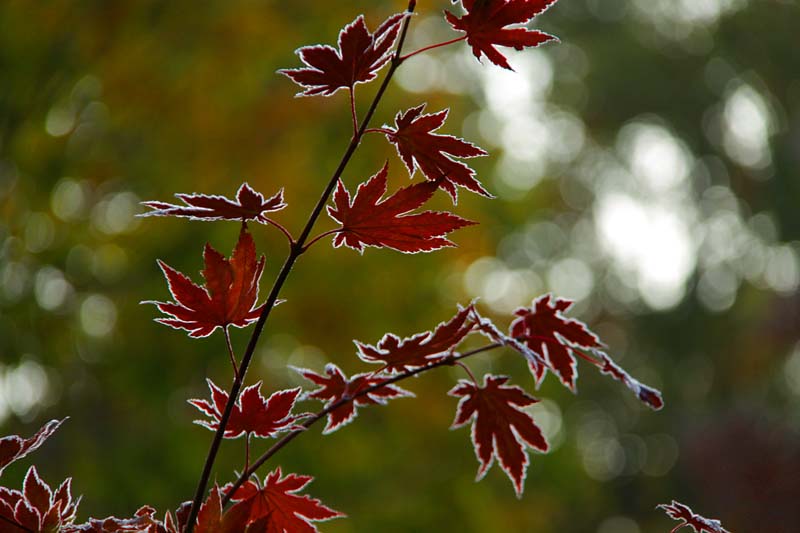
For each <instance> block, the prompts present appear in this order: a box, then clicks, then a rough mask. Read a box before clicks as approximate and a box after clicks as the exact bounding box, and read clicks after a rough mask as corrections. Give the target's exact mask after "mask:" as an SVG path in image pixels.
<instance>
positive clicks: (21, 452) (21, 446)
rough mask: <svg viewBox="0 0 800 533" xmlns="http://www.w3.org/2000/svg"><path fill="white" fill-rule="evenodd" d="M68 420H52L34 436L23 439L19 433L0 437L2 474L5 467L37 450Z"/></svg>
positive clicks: (0, 472)
mask: <svg viewBox="0 0 800 533" xmlns="http://www.w3.org/2000/svg"><path fill="white" fill-rule="evenodd" d="M64 420H66V418H64V419H62V420H51V421H50V422H48V423H47V424H45V425H44V426H42V428H41V429H39V431H37V432H36V433H35V434H34V435H33V436H32V437H30V438H28V439H23V438H22V437H20V436H19V435H9V436H8V437H3V438H2V439H0V475H2V474H3V469H4V468H5V467H7V466H8V465H10V464H11V463H13V462H14V461H16V460H17V459H22V458H23V457H25V456H26V455H28V454H29V453H31V452H32V451H34V450H36V449H37V448H38V447H39V446H41V445H42V444H43V443H44V441H46V440H47V439H48V438H49V437H50V435H52V434H53V433H54V432H55V430H57V429H58V427H59V426H60V425H61V424H62V423H63V422H64Z"/></svg>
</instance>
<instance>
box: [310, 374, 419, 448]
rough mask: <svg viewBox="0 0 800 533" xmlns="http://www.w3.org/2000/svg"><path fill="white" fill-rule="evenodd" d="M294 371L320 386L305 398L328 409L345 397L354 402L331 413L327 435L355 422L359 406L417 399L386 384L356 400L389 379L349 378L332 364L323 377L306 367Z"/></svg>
mask: <svg viewBox="0 0 800 533" xmlns="http://www.w3.org/2000/svg"><path fill="white" fill-rule="evenodd" d="M295 370H296V371H297V372H299V373H300V375H302V376H303V377H304V378H306V379H307V380H309V381H311V382H312V383H314V384H316V385H319V388H318V389H316V390H313V391H311V392H308V393H306V394H305V397H306V398H313V399H315V400H322V401H324V402H325V408H326V409H327V408H328V407H330V406H332V405H334V404H336V403H337V402H340V401H342V400H343V399H345V398H350V399H351V401H349V402H346V403H344V404H343V405H341V406H339V407H337V408H336V409H334V410H333V411H331V412H330V413H328V422H327V424H326V425H325V430H324V431H323V433H324V434H326V435H327V434H328V433H331V432H333V431H336V430H337V429H339V428H340V427H342V426H344V425H345V424H348V423H350V422H351V421H353V420H354V419H355V417H356V415H357V414H358V413H357V411H358V407H364V406H367V405H376V404H381V405H384V404H386V402H387V401H388V400H391V399H394V398H403V397H409V396H414V394H413V393H411V392H409V391H407V390H405V389H402V388H400V387H398V386H396V385H384V386H382V387H380V388H378V389H375V390H374V391H372V392H369V393H367V394H364V395H363V396H359V397H358V398H353V397H354V396H355V395H356V394H358V393H359V392H361V391H363V390H365V389H367V388H369V387H372V386H375V385H378V384H380V383H384V382H385V381H386V379H387V378H385V377H381V376H375V375H374V374H372V373H369V374H356V375H355V376H353V377H351V378H348V377H347V376H346V375H345V374H344V372H342V370H341V369H340V368H339V367H338V366H336V365H334V364H333V363H329V364H327V365H325V375H324V376H322V375H320V374H317V373H316V372H313V371H311V370H307V369H305V368H295Z"/></svg>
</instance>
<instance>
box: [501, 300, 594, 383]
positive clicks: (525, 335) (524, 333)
mask: <svg viewBox="0 0 800 533" xmlns="http://www.w3.org/2000/svg"><path fill="white" fill-rule="evenodd" d="M571 306H572V302H571V301H569V300H564V299H561V298H555V299H553V298H552V296H551V295H549V294H546V295H544V296H542V297H540V298H538V299H536V300H534V302H533V305H532V306H531V307H522V308H520V309H517V310H516V311H515V312H514V314H515V315H516V316H517V319H516V320H514V322H512V323H511V327H510V335H511V337H514V338H516V339H519V340H522V341H523V342H524V343H525V345H526V346H528V348H530V349H531V350H533V351H534V352H535V353H536V354H538V355H539V356H540V357H541V358H543V359H544V360H546V361H548V362H549V367H550V369H551V370H552V371H553V372H555V373H556V374H557V375H558V377H559V378H560V379H561V382H562V383H563V384H564V385H566V386H568V387H569V388H570V389H572V390H573V391H574V390H575V380H576V379H577V378H578V372H577V362H576V360H575V356H576V353H577V354H578V355H579V356H580V353H579V352H576V351H575V350H574V348H585V349H592V348H602V347H603V345H602V343H601V342H600V339H599V338H598V337H597V335H595V334H594V333H592V332H591V331H590V330H589V328H588V327H586V324H584V323H583V322H580V321H578V320H572V319H567V318H565V317H564V316H563V315H562V314H561V313H563V312H564V311H566V310H568V309H569V308H570V307H571ZM528 364H529V366H530V369H531V372H532V373H533V375H534V376H535V377H536V382H537V383H541V381H542V379H544V375H545V371H546V370H547V368H546V367H545V366H544V365H543V364H541V363H540V362H539V361H538V360H537V359H529V360H528Z"/></svg>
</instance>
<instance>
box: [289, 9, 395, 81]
mask: <svg viewBox="0 0 800 533" xmlns="http://www.w3.org/2000/svg"><path fill="white" fill-rule="evenodd" d="M405 16H406V14H405V13H400V14H397V15H392V16H391V17H389V18H388V19H386V20H385V21H384V22H383V24H381V25H380V26H378V28H377V29H376V30H375V33H370V32H369V30H368V29H367V25H366V23H365V22H364V17H363V15H362V16H359V17H358V18H357V19H356V20H354V21H353V22H351V23H350V24H348V25H347V26H345V27H344V28H343V29H342V31H341V32H340V33H339V49H338V50H336V49H335V48H333V47H331V46H328V45H316V46H304V47H302V48H300V49H298V50H297V55H298V56H300V59H301V60H302V61H303V63H305V64H306V67H305V68H298V69H284V70H279V71H278V72H280V73H281V74H285V75H286V76H288V77H289V78H291V79H292V81H294V82H295V83H297V84H298V85H300V86H302V87H303V88H304V89H305V90H304V91H303V92H301V93H298V96H314V95H323V96H330V95H332V94H333V93H335V92H336V91H338V90H339V89H345V88H346V89H350V90H353V87H355V85H356V84H357V83H366V82H369V81H372V80H374V79H375V76H376V75H377V72H378V71H379V70H380V69H381V67H383V66H384V65H385V64H386V63H387V62H388V61H389V59H391V57H392V51H393V47H394V43H395V41H396V40H397V35H398V33H399V31H400V25H401V23H402V21H403V19H404V18H405Z"/></svg>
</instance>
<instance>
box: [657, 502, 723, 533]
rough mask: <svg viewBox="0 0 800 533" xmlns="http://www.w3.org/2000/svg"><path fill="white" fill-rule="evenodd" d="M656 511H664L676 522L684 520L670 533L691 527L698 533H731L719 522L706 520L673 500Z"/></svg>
mask: <svg viewBox="0 0 800 533" xmlns="http://www.w3.org/2000/svg"><path fill="white" fill-rule="evenodd" d="M656 509H663V510H664V511H665V512H666V513H667V515H669V517H670V518H674V519H675V520H683V522H682V523H681V524H678V525H677V526H676V527H675V528H674V529H672V531H670V533H675V531H678V530H679V529H681V528H683V527H685V526H689V527H691V528H692V529H693V530H694V531H696V532H697V533H703V532H705V533H730V532H729V531H728V530H727V529H725V528H723V527H722V523H720V521H719V520H714V519H709V518H704V517H702V516H700V515H699V514H694V512H693V511H692V510H691V509H690V508H689V507H688V506H686V505H684V504H682V503H679V502H676V501H675V500H672V503H670V504H665V503H662V504H660V505H657V506H656Z"/></svg>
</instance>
